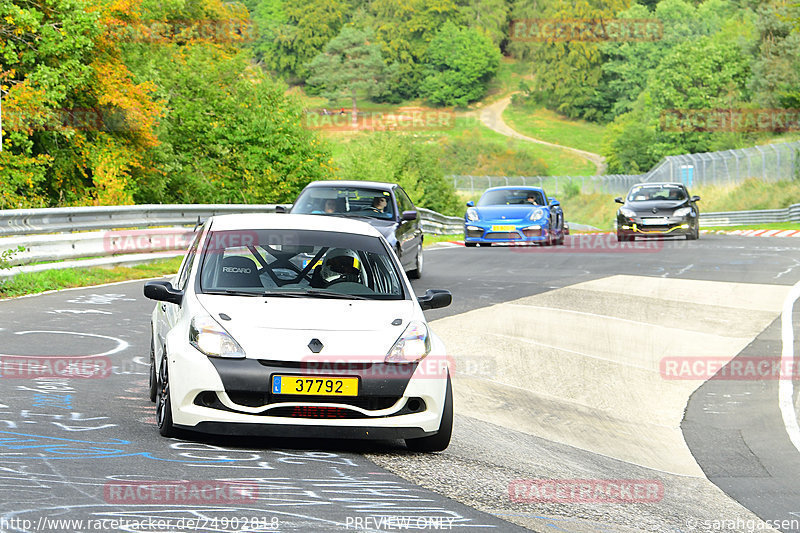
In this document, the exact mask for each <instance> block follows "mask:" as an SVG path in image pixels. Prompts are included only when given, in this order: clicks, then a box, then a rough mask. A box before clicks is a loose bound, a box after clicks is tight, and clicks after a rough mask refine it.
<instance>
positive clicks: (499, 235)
mask: <svg viewBox="0 0 800 533" xmlns="http://www.w3.org/2000/svg"><path fill="white" fill-rule="evenodd" d="M486 238H487V239H519V238H520V236H519V233H517V232H516V231H494V232H491V233H487V234H486Z"/></svg>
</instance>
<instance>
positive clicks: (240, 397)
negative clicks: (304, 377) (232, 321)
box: [194, 391, 400, 411]
mask: <svg viewBox="0 0 800 533" xmlns="http://www.w3.org/2000/svg"><path fill="white" fill-rule="evenodd" d="M228 398H230V399H231V401H232V402H233V403H235V404H237V405H244V406H246V407H264V406H267V405H270V404H275V403H285V402H302V403H336V404H340V405H352V406H353V407H360V408H361V409H366V410H367V411H380V410H382V409H388V408H390V407H391V406H393V405H394V404H396V403H397V402H398V400H400V397H399V396H396V397H395V396H361V397H359V396H356V397H354V398H332V397H330V396H302V397H301V396H291V395H285V394H284V395H280V396H279V395H277V394H275V395H273V394H268V393H263V392H246V391H228ZM194 403H195V404H196V405H202V406H205V407H213V408H215V409H227V407H225V406H224V405H223V404H222V402H220V401H219V399H218V398H217V395H216V393H214V392H212V391H207V392H203V393H200V394H198V395H197V399H196V400H195V402H194Z"/></svg>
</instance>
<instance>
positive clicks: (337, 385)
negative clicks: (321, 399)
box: [272, 376, 358, 396]
mask: <svg viewBox="0 0 800 533" xmlns="http://www.w3.org/2000/svg"><path fill="white" fill-rule="evenodd" d="M272 394H299V395H304V396H358V378H327V377H316V376H315V377H311V376H272Z"/></svg>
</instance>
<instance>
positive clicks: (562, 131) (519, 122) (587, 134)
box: [503, 104, 605, 154]
mask: <svg viewBox="0 0 800 533" xmlns="http://www.w3.org/2000/svg"><path fill="white" fill-rule="evenodd" d="M503 120H504V121H505V122H506V123H507V124H508V125H509V126H511V127H512V128H514V129H515V130H517V131H518V132H520V133H522V134H523V135H527V136H528V137H533V138H534V139H541V140H542V141H547V142H551V143H555V144H560V145H561V146H569V147H571V148H577V149H579V150H586V151H587V152H593V153H595V154H599V153H600V152H601V150H602V144H603V134H604V132H605V128H604V127H603V126H601V125H599V124H595V123H593V122H586V121H585V120H571V119H569V118H567V117H565V116H563V115H559V114H558V113H556V112H555V111H550V110H549V109H545V108H544V107H541V106H534V105H526V104H521V105H514V104H511V105H510V106H508V107H507V108H506V110H505V111H504V112H503Z"/></svg>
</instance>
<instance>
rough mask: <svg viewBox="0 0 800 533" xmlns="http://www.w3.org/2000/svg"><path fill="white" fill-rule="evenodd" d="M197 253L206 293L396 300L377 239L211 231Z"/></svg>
mask: <svg viewBox="0 0 800 533" xmlns="http://www.w3.org/2000/svg"><path fill="white" fill-rule="evenodd" d="M204 248H205V249H204V251H203V262H202V264H201V269H200V273H199V279H200V290H201V292H203V293H206V294H227V295H244V296H249V295H253V296H258V295H265V296H283V297H315V298H348V299H371V300H399V299H403V298H405V295H404V291H403V288H402V283H401V281H400V280H401V277H400V275H399V274H398V271H397V269H396V268H395V264H394V262H393V261H392V258H391V257H390V255H389V251H388V250H387V248H386V247H385V246H384V245H383V243H382V242H381V241H380V239H378V238H377V237H369V236H365V235H353V234H347V233H338V232H330V231H308V230H236V231H212V232H210V233H209V235H208V237H207V239H206V241H205V245H204Z"/></svg>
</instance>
